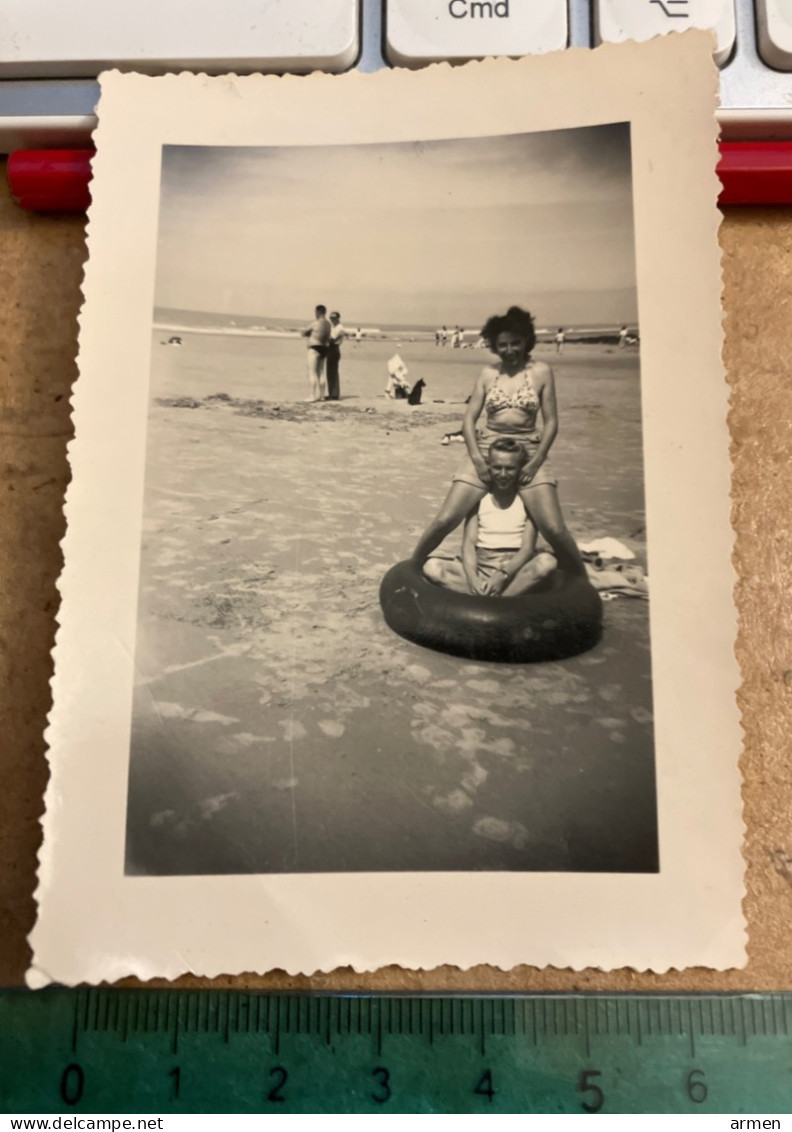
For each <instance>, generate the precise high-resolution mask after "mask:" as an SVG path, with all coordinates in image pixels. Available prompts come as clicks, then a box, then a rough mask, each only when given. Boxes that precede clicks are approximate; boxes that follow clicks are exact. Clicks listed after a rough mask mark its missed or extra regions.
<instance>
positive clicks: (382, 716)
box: [127, 329, 657, 875]
mask: <svg viewBox="0 0 792 1132" xmlns="http://www.w3.org/2000/svg"><path fill="white" fill-rule="evenodd" d="M181 336H182V339H183V345H181V346H167V345H163V344H162V343H163V341H164V340H165V339H166V338H167V334H166V333H164V332H163V331H162V330H161V329H158V330H157V331H155V333H154V335H153V338H152V370H151V398H152V400H151V412H150V425H149V448H148V460H147V479H146V497H145V507H144V536H143V547H142V563H141V589H140V607H139V619H138V641H137V655H136V660H137V665H138V670H139V682H138V687H137V691H136V701H135V714H134V721H133V733H132V751H131V770H130V793H129V824H128V846H127V871H128V872H130V873H133V874H135V873H137V874H155V875H156V874H160V875H164V874H184V875H186V874H206V873H224V874H228V873H259V872H262V873H263V872H337V871H368V872H376V871H391V870H432V871H444V870H472V869H478V870H481V869H484V870H487V869H490V870H498V869H511V870H537V869H538V870H554V871H555V870H576V871H600V872H601V871H622V872H647V871H653V870H655V869H656V868H657V853H656V819H655V795H654V765H653V760H654V754H653V750H654V747H653V724H652V687H651V666H650V651H649V627H648V603H646V602H643V601H638V600H630V599H617V600H614V601H611V602H609V603H607V604H606V606H605V629H604V634H603V638H602V641H601V642H600V644H599V645H598V646H597V647H596V648H595V649H594V650H592V651H591V652H589V653H587V654H585V655H583V656H580V657H576V658H573V659H571V660H568V661H564V662H558V663H548V664H539V665H533V666H518V665H503V664H486V663H474V662H470V661H465V660H459V659H456V658H453V657H449V656H446V655H443V654H441V653H435V652H431V651H428V650H425V649H422V648H420V647H419V646H416V645H413V644H410V643H408V642H407V641H404V640H402V639H401V638H400V637H398V636H396V635H395V634H393V633H392V632H391V631H390V630H389V629H388V628H387V626H386V625H385V623H384V621H383V619H382V615H381V612H380V608H379V602H378V588H379V584H380V581H381V578H382V576H383V574H384V573H385V572H386V570H387V569H388V568H389V567H390V566H391V565H392V564H393V563H395V562H396V561H398V560H400V559H402V558H405V557H407V556H408V554H409V553H410V551H411V549H412V546H413V544H414V542H415V540H416V538H417V536H418V534H419V533H420V531H421V529H422V528H423V526H424V525H425V524H426V522H427V521H428V520H429V518H430V517H431V516H432V514H433V513H434V511H435V510H436V508H437V506H438V505H439V503H440V501H441V500H442V498H443V496H444V494H445V491H446V489H447V485H448V481H449V478H450V476H451V473H452V471H453V469H454V467H455V466H456V464H457V462H458V461H459V460H460V459H461V457H462V455H463V454H464V447H463V446H462V445H461V444H454V443H452V444H449V445H447V446H445V447H444V446H442V445H441V443H440V441H441V438H442V436H443V434H444V433H446V432H448V431H450V430H453V429H456V428H458V427H459V425H460V423H461V415H462V412H463V411H464V401H465V398H466V397H467V396H468V394H469V393H470V390H471V388H472V386H473V382H474V380H475V378H476V376H477V374H478V372H479V371H480V369H481V367H482V365H483V364H485V362H486V361H487V360H488V357H489V355H488V354H487V353H486V351H481V350H474V349H465V350H454V349H452V348H450V347H448V348H446V349H440V348H437V347H435V346H434V345H432V344H427V343H425V342H420V343H419V342H410V341H409V340H407V339H403V340H401V341H400V342H396V341H364V342H363V343H361V344H360V345H354V344H352V343H345V346H344V352H343V358H342V363H341V395H342V399H341V401H340V403H338V404H332V405H331V404H327V405H310V404H304V403H303V402H302V398H304V397H306V396H307V395H308V387H307V381H306V378H305V373H304V347H303V346H302V344H301V343H300V342H299V340H295V339H289V338H273V337H268V338H259V337H255V336H251V335H239V336H234V335H220V334H218V335H208V334H191V333H187V332H185V333H182V335H181ZM395 352H398V353H399V354H400V355H401V357H402V358H403V359H404V361H405V363H406V365H407V367H408V369H409V371H410V376H411V377H412V378H414V379H417V378H418V377H422V378H423V379H424V381H425V382H426V388H425V390H424V397H423V403H422V404H421V405H420V406H417V407H414V408H411V407H409V406H407V405H406V403H404V402H392V401H386V400H385V398H384V397H383V396H382V392H383V388H384V385H385V379H386V363H387V359H388V358H389V357H390V356H391V355H392V354H393V353H395ZM537 356H538V357H541V358H543V359H544V360H547V361H550V362H551V363H552V364H553V366H554V370H555V374H556V382H557V387H558V395H559V406H560V418H561V427H560V433H559V437H558V439H557V441H556V444H555V446H554V448H553V452H552V463H553V467H554V471H555V473H556V475H557V476H558V479H559V490H560V498H561V501H562V506H563V508H564V513H565V516H566V519H567V523H568V525H569V527H570V529H571V530H572V532H573V534H574V535H575V537H576V538H577V539H578V540H579V541H585V540H586V539H591V538H597V537H602V536H606V535H607V536H612V537H615V538H617V539H619V540H621V541H622V542H624V543H625V544H626V545H627V546H628V547H630V548H631V549H632V550H633V551H634V552H635V554H636V556H637V559H638V562H639V563H640V564H641V565H642V566H644V567H645V568H647V570H648V572H649V573H650V574H651V570H650V569H649V564H648V563H647V559H646V542H645V527H644V509H643V508H644V501H643V486H642V484H643V480H642V465H641V460H642V455H641V429H640V382H639V361H638V355H637V352H636V351H634V350H624V351H619V350H618V349H615V348H613V347H605V346H583V345H569V346H567V347H566V349H565V351H564V353H563V355H561V356H560V357H556V356H555V354H554V353H553V351H552V350H551V348H549V347H539V348H538V349H537ZM458 542H459V536H458V534H456V535H454V536H452V539H451V540H449V545H452V546H453V547H454V548H455V547H456V546H457V545H458Z"/></svg>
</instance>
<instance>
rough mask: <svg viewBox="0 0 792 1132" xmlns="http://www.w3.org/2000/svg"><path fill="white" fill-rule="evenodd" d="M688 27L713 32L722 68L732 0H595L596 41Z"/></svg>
mask: <svg viewBox="0 0 792 1132" xmlns="http://www.w3.org/2000/svg"><path fill="white" fill-rule="evenodd" d="M782 2H783V0H782ZM689 27H691V28H711V29H712V30H713V31H714V32H715V33H716V35H717V39H718V46H717V49H716V51H715V61H716V63H717V64H718V66H719V67H722V66H723V64H724V63H727V62H728V60H729V56H730V55H731V53H732V51H733V50H734V39H735V20H734V0H594V34H595V39H596V41H597V43H621V42H622V41H623V40H625V39H637V40H643V39H651V37H652V36H653V35H664V34H665V32H667V31H684V29H685V28H689Z"/></svg>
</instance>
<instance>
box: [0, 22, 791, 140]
mask: <svg viewBox="0 0 792 1132" xmlns="http://www.w3.org/2000/svg"><path fill="white" fill-rule="evenodd" d="M686 27H708V28H711V29H712V30H713V31H714V32H715V35H716V39H717V45H716V49H715V58H716V61H717V63H718V66H719V68H720V76H721V100H722V108H721V112H720V118H721V124H722V129H723V134H724V137H726V138H728V139H741V140H750V139H756V138H790V137H792V0H225V3H223V4H222V5H221V4H219V3H215V4H201V3H200V2H196V0H79V2H78V3H69V2H68V0H0V152H4V153H8V152H11V151H12V150H14V149H19V148H33V147H40V146H45V147H48V146H81V145H86V144H88V143H89V140H90V134H91V130H92V129H93V127H94V125H95V118H94V114H93V109H94V106H95V103H96V100H97V97H98V85H97V83H96V80H95V76H96V75H97V74H99V72H100V71H102V70H104V69H107V68H108V67H119V68H121V69H122V70H141V71H145V72H148V73H151V74H162V73H165V72H168V71H178V70H197V71H206V72H208V73H210V74H212V73H216V74H222V73H224V72H228V71H235V72H237V73H239V74H245V73H254V72H259V71H262V72H266V73H269V72H273V73H284V72H294V73H306V72H309V71H311V70H322V71H329V72H340V71H344V70H347V69H349V68H351V67H357V68H358V69H360V70H363V71H372V70H377V69H379V68H381V67H386V66H407V67H421V66H425V65H426V64H427V63H430V62H434V61H438V60H443V59H449V60H453V61H462V60H466V59H473V58H480V57H482V56H485V55H509V56H518V55H525V54H533V53H542V52H546V51H555V50H561V49H564V48H567V47H592V46H595V45H596V44H597V43H600V42H605V41H619V40H624V39H639V40H640V39H646V38H648V37H649V36H651V35H656V34H660V33H665V32H673V31H675V30H676V29H681V28H686Z"/></svg>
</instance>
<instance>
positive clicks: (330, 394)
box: [325, 311, 346, 401]
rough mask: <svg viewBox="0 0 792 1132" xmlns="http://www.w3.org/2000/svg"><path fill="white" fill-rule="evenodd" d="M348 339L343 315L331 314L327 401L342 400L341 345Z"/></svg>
mask: <svg viewBox="0 0 792 1132" xmlns="http://www.w3.org/2000/svg"><path fill="white" fill-rule="evenodd" d="M345 338H346V330H345V329H344V327H343V326H342V325H341V315H340V314H339V313H338V311H331V312H330V342H329V343H328V346H327V358H326V361H325V365H326V368H327V400H328V401H339V400H340V399H341V379H340V377H339V373H338V367H339V365H340V363H341V343H342V342H343V341H344V339H345Z"/></svg>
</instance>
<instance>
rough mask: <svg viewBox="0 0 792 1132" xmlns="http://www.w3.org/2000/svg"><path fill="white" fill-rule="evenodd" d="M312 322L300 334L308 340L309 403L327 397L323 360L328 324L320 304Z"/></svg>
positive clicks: (328, 340) (324, 357)
mask: <svg viewBox="0 0 792 1132" xmlns="http://www.w3.org/2000/svg"><path fill="white" fill-rule="evenodd" d="M314 315H315V317H314V320H313V322H311V323H309V325H308V326H306V328H305V330H302V331H301V332H300V333H301V334H302V336H303V338H307V339H308V384H309V385H310V387H311V396H310V397H309V398H308V400H309V401H324V399H325V397H326V396H327V385H326V383H325V360H326V358H327V351H328V347H329V345H330V329H331V327H330V323H329V322H328V321H327V318H326V315H327V307H325V306H322V305H321V303H320V304H319V306H318V307H317V308H316V310H315V311H314Z"/></svg>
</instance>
